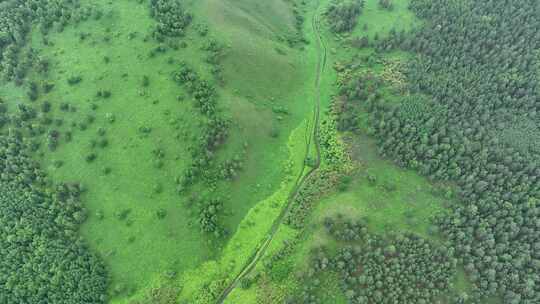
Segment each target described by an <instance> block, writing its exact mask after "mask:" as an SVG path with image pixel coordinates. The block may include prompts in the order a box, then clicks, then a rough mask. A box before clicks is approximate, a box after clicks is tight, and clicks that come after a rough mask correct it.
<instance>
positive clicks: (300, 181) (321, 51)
mask: <svg viewBox="0 0 540 304" xmlns="http://www.w3.org/2000/svg"><path fill="white" fill-rule="evenodd" d="M318 10H319V2H317V8H316V9H315V13H314V15H313V18H312V21H311V22H312V27H313V33H314V35H315V36H316V40H317V41H316V49H317V53H318V59H317V72H316V77H315V105H314V110H313V120H312V121H313V130H312V132H309V133H310V134H309V136H308V138H307V139H306V144H307V148H306V155H305V156H304V164H303V165H302V170H301V171H300V173H299V175H298V177H297V179H296V182H295V185H294V187H293V190H292V191H291V193H290V194H289V196H288V198H287V204H286V205H285V207H284V208H283V209H282V210H281V212H280V214H279V216H278V217H277V218H276V219H275V221H274V223H273V224H272V227H271V228H270V230H269V231H268V235H267V236H266V239H265V240H264V241H263V242H262V243H261V244H260V245H259V246H258V247H257V248H256V249H255V252H254V253H253V255H252V256H251V257H250V259H249V261H248V263H247V264H246V265H245V266H244V267H243V268H242V270H241V271H240V273H239V274H238V275H237V276H236V277H235V278H234V279H233V281H232V282H231V283H230V284H229V285H228V286H227V288H226V289H225V290H224V291H223V293H222V294H221V296H220V297H219V298H218V300H217V302H216V303H217V304H222V303H224V302H225V300H226V299H227V296H228V295H229V294H230V293H231V292H232V291H233V290H234V288H236V286H237V285H238V283H239V282H240V281H241V280H242V279H243V278H244V277H246V276H247V275H249V274H250V272H251V271H252V270H253V269H254V268H255V266H257V263H258V262H259V261H260V259H261V258H262V257H263V256H264V254H265V253H266V251H267V249H268V248H269V247H270V244H271V243H272V240H273V239H274V236H275V235H276V232H277V231H278V229H279V227H280V225H281V224H282V223H283V220H284V219H285V216H286V215H287V213H288V212H289V210H290V209H291V206H292V204H293V202H294V200H295V199H296V196H297V195H298V193H299V192H300V189H301V188H302V186H303V185H304V184H305V182H306V181H307V180H308V179H309V178H310V177H311V176H312V175H313V174H314V173H315V171H317V169H319V166H320V164H321V152H320V144H319V120H320V104H321V76H322V74H323V72H324V70H325V68H326V45H325V44H324V40H323V39H322V36H321V33H320V21H319V14H318ZM312 143H314V144H315V150H316V151H315V153H316V159H315V163H314V164H313V167H311V168H309V171H308V172H307V173H305V171H306V169H308V166H307V165H306V163H307V160H308V158H309V154H310V149H311V145H312Z"/></svg>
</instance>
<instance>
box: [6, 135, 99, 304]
mask: <svg viewBox="0 0 540 304" xmlns="http://www.w3.org/2000/svg"><path fill="white" fill-rule="evenodd" d="M0 171H1V172H2V174H1V179H0V227H1V230H0V256H1V257H2V259H1V261H0V270H1V272H0V273H1V275H0V302H1V303H66V304H68V303H105V301H106V299H107V297H106V290H107V274H106V270H105V266H104V265H103V263H102V262H101V260H100V259H99V258H98V257H97V256H96V255H95V254H93V253H91V252H90V251H89V250H88V248H87V246H86V245H85V243H84V242H83V241H82V240H81V238H80V236H79V234H78V227H79V225H80V224H81V223H82V222H83V221H84V220H85V217H86V214H85V211H84V209H83V207H82V204H81V202H80V200H79V195H80V194H81V192H83V191H84V188H83V187H82V186H81V185H79V184H60V185H56V186H54V187H51V186H49V185H48V183H47V182H46V181H47V179H46V176H44V174H43V172H42V171H41V170H40V168H39V166H38V165H37V164H36V163H35V162H34V161H32V160H31V159H30V158H29V156H28V147H27V146H26V145H25V144H24V142H23V139H22V138H21V136H20V134H18V133H16V132H15V133H14V134H10V135H0Z"/></svg>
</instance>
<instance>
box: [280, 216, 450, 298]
mask: <svg viewBox="0 0 540 304" xmlns="http://www.w3.org/2000/svg"><path fill="white" fill-rule="evenodd" d="M324 226H325V229H326V231H327V233H328V234H330V235H331V236H332V237H333V238H334V239H335V240H337V241H340V245H339V248H338V251H337V253H336V254H329V253H328V252H329V250H326V249H325V248H318V249H315V250H314V251H313V253H312V260H311V263H310V265H311V266H310V268H309V269H308V271H307V280H306V281H307V282H308V284H307V285H306V286H305V287H304V290H302V291H301V292H300V294H299V295H298V296H297V297H296V298H295V299H292V300H290V303H314V304H315V303H320V300H319V298H318V297H317V296H316V291H317V290H318V289H320V288H321V287H322V286H319V285H318V284H319V283H320V280H319V279H318V277H319V275H320V274H322V273H324V272H335V273H337V274H338V275H339V277H340V278H341V284H340V285H341V288H342V290H343V292H344V295H345V297H346V298H347V301H348V303H351V304H364V303H426V304H427V303H434V302H435V300H436V299H440V298H441V297H443V296H445V294H446V293H447V292H448V290H449V288H450V286H451V280H452V277H453V275H454V274H455V267H456V261H455V260H454V259H452V258H451V254H452V252H451V249H449V248H446V247H444V246H437V245H435V244H433V243H432V242H429V241H427V240H425V239H423V238H421V237H419V236H417V235H414V234H409V233H406V234H400V235H384V236H379V235H375V234H371V233H369V232H368V229H367V226H366V223H365V222H364V221H363V220H358V221H356V220H348V219H343V218H342V217H341V216H337V217H332V218H326V219H325V220H324Z"/></svg>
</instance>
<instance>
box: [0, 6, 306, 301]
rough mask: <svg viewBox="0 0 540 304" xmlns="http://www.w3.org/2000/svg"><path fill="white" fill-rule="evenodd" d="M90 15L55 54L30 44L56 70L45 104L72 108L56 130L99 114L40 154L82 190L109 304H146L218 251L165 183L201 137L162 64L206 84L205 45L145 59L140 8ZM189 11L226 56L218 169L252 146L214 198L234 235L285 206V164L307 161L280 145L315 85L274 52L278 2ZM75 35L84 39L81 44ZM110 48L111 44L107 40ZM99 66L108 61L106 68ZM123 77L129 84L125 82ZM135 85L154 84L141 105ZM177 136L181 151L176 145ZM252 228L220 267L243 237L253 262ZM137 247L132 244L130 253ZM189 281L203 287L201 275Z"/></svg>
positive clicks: (194, 41)
mask: <svg viewBox="0 0 540 304" xmlns="http://www.w3.org/2000/svg"><path fill="white" fill-rule="evenodd" d="M93 3H94V4H95V5H98V6H103V8H104V12H105V16H104V17H103V18H102V19H101V20H99V21H90V22H86V23H83V24H81V25H79V26H78V27H77V28H71V27H68V28H66V30H65V31H64V32H62V33H58V34H52V35H51V37H50V39H51V41H52V42H53V43H54V46H52V47H44V46H42V45H41V42H40V41H41V39H40V37H39V35H38V34H36V35H35V37H34V45H33V46H34V47H36V48H39V49H41V51H42V52H43V53H44V54H46V55H49V56H52V58H54V59H53V67H52V69H51V70H52V73H51V79H52V80H54V82H55V84H56V88H55V90H53V92H51V93H50V94H48V95H47V96H45V97H43V98H42V99H47V100H50V101H51V102H52V103H53V107H54V108H56V109H57V108H58V105H59V104H60V102H63V101H69V102H71V103H72V104H74V105H76V107H77V108H78V110H77V112H76V113H72V114H63V113H59V112H58V111H53V112H55V113H54V115H56V116H64V117H65V120H66V121H67V122H66V123H65V127H62V128H61V129H62V130H63V129H70V128H69V122H70V121H71V120H73V121H81V120H82V119H83V118H84V117H85V116H86V115H87V114H88V113H91V111H90V110H89V106H90V102H94V103H96V104H98V106H99V108H98V109H97V110H96V111H95V113H94V114H95V116H96V122H94V123H93V124H92V125H90V126H89V127H88V129H87V130H85V131H77V130H76V131H74V140H73V142H72V143H70V144H62V145H61V147H60V148H59V149H58V150H57V151H56V152H54V153H49V152H45V156H44V159H43V162H44V164H45V166H46V167H47V168H48V169H49V172H50V175H51V177H52V178H53V179H54V180H56V181H71V180H76V181H82V182H83V183H84V184H85V185H87V186H88V189H89V191H88V193H87V195H85V203H86V206H87V207H88V210H89V211H90V218H89V220H88V221H87V223H86V224H85V225H84V227H83V230H82V234H83V236H85V237H86V238H87V239H88V240H89V242H90V244H91V245H92V247H93V248H94V249H96V250H97V251H98V252H100V253H101V254H102V255H103V256H104V258H105V260H106V262H107V264H108V265H109V268H110V271H111V275H112V278H113V284H112V289H114V288H116V287H117V286H118V287H125V288H126V289H127V290H128V291H127V292H124V293H123V294H124V296H122V297H116V298H115V299H114V301H113V302H114V303H124V302H127V300H128V298H129V297H126V296H125V295H126V294H129V293H131V291H134V298H138V297H140V296H142V295H143V294H144V293H146V291H145V288H146V287H149V286H157V285H159V283H160V282H163V281H164V279H163V274H164V273H165V272H169V271H174V272H177V273H179V276H178V277H179V278H180V280H179V281H180V282H185V280H184V279H183V277H184V276H183V275H182V273H184V272H185V271H186V270H189V269H195V267H196V266H197V265H199V264H200V263H201V262H202V261H204V260H207V259H208V258H212V257H215V258H217V257H218V256H219V251H217V250H212V249H210V248H208V246H207V245H206V243H205V241H204V239H202V238H201V237H200V234H199V232H198V229H197V228H196V226H195V227H194V225H192V224H193V223H192V222H193V219H194V216H192V215H190V210H189V209H188V208H186V207H185V199H184V198H181V197H179V196H178V195H177V194H175V193H174V181H173V180H174V178H175V177H176V176H178V175H180V174H181V172H182V170H183V168H184V167H185V165H186V164H187V162H188V161H189V158H188V157H187V156H188V152H187V148H188V147H189V146H190V145H192V141H191V138H192V137H193V138H195V137H196V136H197V134H198V132H199V131H198V127H197V121H198V115H197V114H196V112H194V110H193V109H192V107H191V103H190V102H189V100H186V101H184V102H183V103H180V102H178V101H176V97H177V95H186V94H185V92H182V90H181V89H180V88H179V87H178V86H176V85H175V84H174V83H172V81H171V80H170V73H171V72H172V71H174V68H175V65H174V64H173V65H169V64H168V63H167V61H168V60H169V58H173V60H174V61H175V62H177V61H179V60H186V61H188V62H189V63H191V65H193V66H194V67H196V68H197V69H198V70H199V72H200V73H201V74H202V75H203V76H205V77H206V78H207V79H210V76H209V71H208V65H207V64H205V63H203V56H204V54H203V53H202V51H200V50H199V49H200V46H201V45H202V44H203V42H204V39H201V38H200V37H198V35H197V34H196V33H193V32H190V33H189V34H188V36H187V38H186V40H187V41H188V44H189V47H188V48H187V49H181V50H179V51H168V52H166V53H165V54H164V55H160V54H158V55H157V56H156V57H155V58H148V54H149V52H150V51H151V50H152V49H153V48H154V47H156V43H155V42H154V41H153V40H152V39H150V40H148V41H147V42H144V41H143V39H142V38H143V36H144V35H145V34H146V33H147V32H149V29H150V28H151V27H152V26H153V24H154V20H152V19H151V18H150V17H149V15H148V7H147V4H146V3H142V4H139V3H138V2H136V1H127V0H124V1H117V2H109V1H97V2H93ZM193 9H194V10H195V16H196V23H205V24H208V25H209V27H210V29H211V33H212V36H214V37H216V38H217V39H218V40H220V41H221V42H222V43H223V44H225V45H227V46H228V50H227V56H226V57H225V59H224V62H223V66H224V75H225V79H226V82H227V84H226V86H225V87H224V88H221V89H220V96H221V100H220V102H221V106H222V107H223V108H224V109H227V111H226V112H227V115H228V116H231V117H232V119H233V121H234V125H233V128H232V131H231V132H232V134H231V137H230V139H229V141H228V143H227V144H226V147H225V148H224V149H223V151H222V152H221V155H220V158H221V159H224V158H226V157H227V156H228V155H229V156H230V155H233V154H234V153H235V152H236V151H239V150H241V149H242V147H243V146H244V145H245V144H246V145H247V146H248V148H247V150H248V159H247V163H246V165H245V170H244V172H243V173H242V174H241V176H240V177H239V178H238V179H237V180H235V181H234V182H232V183H225V182H223V183H221V184H220V185H219V186H218V194H220V195H223V196H224V197H226V198H228V200H227V205H226V210H227V212H228V213H229V214H231V216H228V217H226V219H225V221H226V222H225V224H226V226H227V227H228V228H229V230H231V231H232V232H235V231H236V228H237V226H238V224H239V223H240V222H241V221H242V219H243V218H244V216H246V214H248V211H250V209H251V208H252V207H253V206H255V205H257V206H258V207H257V208H256V209H254V210H252V211H250V213H249V214H250V215H252V214H256V213H257V212H256V210H259V208H261V209H264V208H268V206H267V205H268V204H265V202H268V201H272V200H277V198H280V197H281V198H280V199H279V200H278V201H276V202H275V203H273V204H272V205H273V207H272V208H276V206H277V205H279V204H280V203H282V202H284V201H285V199H284V198H283V197H282V196H283V195H284V194H285V193H287V192H288V191H284V189H286V188H284V187H285V186H284V184H283V182H282V181H283V180H284V179H286V177H287V176H288V175H291V174H295V173H294V172H288V170H292V171H294V169H295V168H296V167H293V168H289V169H286V168H284V166H283V165H282V164H284V163H285V162H286V161H287V160H288V159H290V158H293V159H294V158H295V157H296V156H295V155H303V152H302V151H303V146H302V145H300V144H298V145H294V146H295V148H292V150H291V146H289V148H288V147H287V143H288V141H289V134H290V133H291V131H292V130H293V129H295V128H296V129H299V130H304V129H305V127H302V126H300V127H299V125H300V123H301V121H303V120H304V119H305V117H306V115H307V113H310V111H311V106H312V104H311V102H306V101H311V100H312V98H310V94H311V91H310V90H305V89H304V85H305V84H306V83H309V84H310V86H311V84H312V82H313V79H312V78H314V76H313V75H312V73H311V68H309V71H308V70H307V69H305V67H306V66H308V67H311V66H312V65H313V64H312V63H311V62H313V61H314V60H315V59H314V58H312V57H309V56H308V57H305V56H303V54H302V53H301V52H300V51H299V50H294V49H289V48H288V47H287V46H285V45H284V44H283V43H282V42H281V39H280V37H281V36H285V35H288V34H290V33H289V31H291V29H292V26H293V25H292V22H293V19H292V18H293V17H292V14H291V13H290V11H291V7H290V4H288V3H286V2H285V1H280V0H275V1H271V2H268V3H265V4H262V5H261V4H258V3H256V2H254V1H242V2H239V1H212V0H208V1H197V2H196V3H195V6H194V7H193ZM107 29H110V32H107ZM81 32H86V33H90V34H91V35H90V36H89V38H87V39H86V40H85V41H84V42H81V41H79V33H81ZM132 32H137V35H136V37H135V38H134V39H129V38H128V34H129V33H132ZM106 36H107V37H109V38H110V41H109V42H105V41H104V40H103V39H104V37H106ZM278 49H279V51H278ZM104 56H107V57H109V58H110V62H109V63H108V64H106V63H105V62H104ZM125 73H127V77H124V76H123V74H125ZM72 75H80V76H82V77H83V81H82V82H81V83H80V84H79V85H77V86H74V87H71V86H68V85H67V83H66V78H68V77H69V76H72ZM143 75H148V76H149V77H150V83H151V84H150V86H149V87H148V88H147V89H144V92H145V93H144V95H143V96H141V95H140V93H141V88H140V87H141V86H140V82H141V80H142V76H143ZM99 89H106V90H110V91H111V93H112V96H111V97H110V98H109V99H106V100H101V99H98V98H96V97H95V95H96V92H97V91H98V90H99ZM3 92H5V94H6V95H8V94H9V96H15V97H22V96H24V93H23V92H22V91H21V90H20V89H19V88H11V87H10V88H9V89H6V90H3ZM155 101H157V102H155ZM38 102H39V101H38ZM277 107H280V108H285V109H287V111H288V112H289V114H277V113H274V112H273V111H272V109H273V108H277ZM167 112H169V114H166V113H167ZM109 113H111V114H114V115H115V117H116V121H115V122H114V123H113V124H109V123H108V122H107V119H106V115H107V114H109ZM66 124H67V126H66ZM98 127H105V128H106V129H107V135H106V138H107V139H108V140H109V142H110V144H109V146H108V147H107V148H105V150H103V151H101V150H99V149H97V153H98V158H97V160H96V161H95V162H94V163H92V164H86V163H85V162H84V157H85V156H86V155H87V153H89V152H90V148H89V143H90V141H91V140H93V139H98V136H97V129H98ZM139 127H151V128H152V132H151V133H150V135H149V136H142V134H141V133H140V132H139ZM273 130H274V131H277V133H279V134H280V135H279V136H278V137H277V138H273V137H271V136H270V133H271V131H273ZM302 132H303V133H305V132H306V131H305V130H304V131H302ZM177 134H179V135H180V140H179V141H177V140H176V139H175V137H176V135H177ZM184 135H186V136H184ZM303 136H304V134H302V136H301V137H302V139H303ZM293 137H294V136H293ZM155 148H160V149H163V150H164V151H165V158H164V166H163V168H162V169H161V170H158V169H156V168H154V167H153V165H152V161H153V157H152V154H151V151H152V150H153V149H155ZM58 159H62V160H64V161H65V165H64V166H63V167H61V168H60V169H55V168H54V167H53V166H52V162H53V161H54V160H58ZM104 167H110V168H111V170H112V172H111V173H110V174H109V175H106V176H105V175H104V174H103V173H102V170H103V168H104ZM156 186H159V187H162V188H163V191H162V193H159V194H158V193H154V189H155V187H156ZM267 198H268V199H267ZM271 198H272V199H271ZM258 202H261V203H260V204H258ZM276 204H277V205H276ZM265 206H266V207H265ZM158 209H165V210H166V211H167V217H166V218H165V219H163V220H161V221H159V220H158V219H157V216H156V212H157V210H158ZM123 210H130V213H129V214H128V216H127V219H125V220H123V221H120V220H118V219H117V218H116V217H115V216H114V215H115V213H117V212H119V211H123ZM276 210H279V208H278V209H276ZM98 212H100V213H103V214H104V219H102V220H100V219H98V217H97V216H96V213H98ZM262 214H264V213H262ZM250 218H251V219H250ZM254 218H255V220H256V221H257V223H260V225H261V227H265V225H268V224H269V223H271V222H272V216H260V215H259V216H258V217H257V216H254ZM253 220H254V219H253V218H252V216H248V219H246V220H244V225H243V226H242V227H243V228H242V229H240V230H239V231H238V232H237V234H236V235H235V236H233V237H232V240H233V241H232V243H231V244H230V245H229V246H228V247H227V248H228V249H225V253H224V255H223V256H224V257H223V258H221V259H218V261H222V260H228V261H229V260H231V259H236V258H240V257H241V255H240V256H238V247H237V246H238V244H237V243H236V241H234V240H239V239H240V240H241V241H240V242H243V239H244V238H243V237H242V238H241V237H240V236H244V235H249V237H248V238H249V240H250V242H248V243H247V244H246V245H245V246H246V247H242V248H245V250H242V251H243V252H244V251H245V254H249V253H250V252H251V250H252V249H253V248H252V247H254V246H255V245H256V244H257V242H256V240H257V237H255V236H257V235H258V236H260V235H261V233H263V234H264V232H265V231H266V229H264V228H257V227H251V225H247V226H246V223H249V222H250V221H253ZM258 231H259V232H261V233H259V232H258ZM133 237H134V241H133V242H132V243H130V242H128V240H129V239H130V238H133ZM249 244H251V245H249ZM230 248H237V249H236V250H235V251H234V254H231V253H227V252H228V251H227V250H230ZM240 262H241V261H239V262H238V263H239V265H240ZM212 263H214V262H209V264H212ZM203 269H204V268H203ZM219 270H220V271H221V269H219ZM193 273H196V274H198V275H200V274H201V271H193ZM202 274H203V275H202V277H201V278H200V279H201V280H202V281H205V279H206V278H207V277H212V273H204V271H203V273H202ZM186 277H190V278H192V275H190V274H186ZM194 281H196V279H195V280H194ZM205 282H206V281H205ZM186 290H189V288H186ZM197 291H198V292H199V291H200V290H197Z"/></svg>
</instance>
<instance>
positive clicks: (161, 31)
mask: <svg viewBox="0 0 540 304" xmlns="http://www.w3.org/2000/svg"><path fill="white" fill-rule="evenodd" d="M150 12H151V15H152V17H153V18H154V19H156V21H157V26H156V29H155V31H154V35H155V37H156V38H157V39H158V40H163V38H164V37H167V36H183V35H184V32H185V29H186V28H187V27H188V26H189V24H190V23H191V21H192V19H193V17H192V15H191V14H190V13H188V12H187V11H186V10H185V9H184V6H183V4H182V1H181V0H151V1H150Z"/></svg>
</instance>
